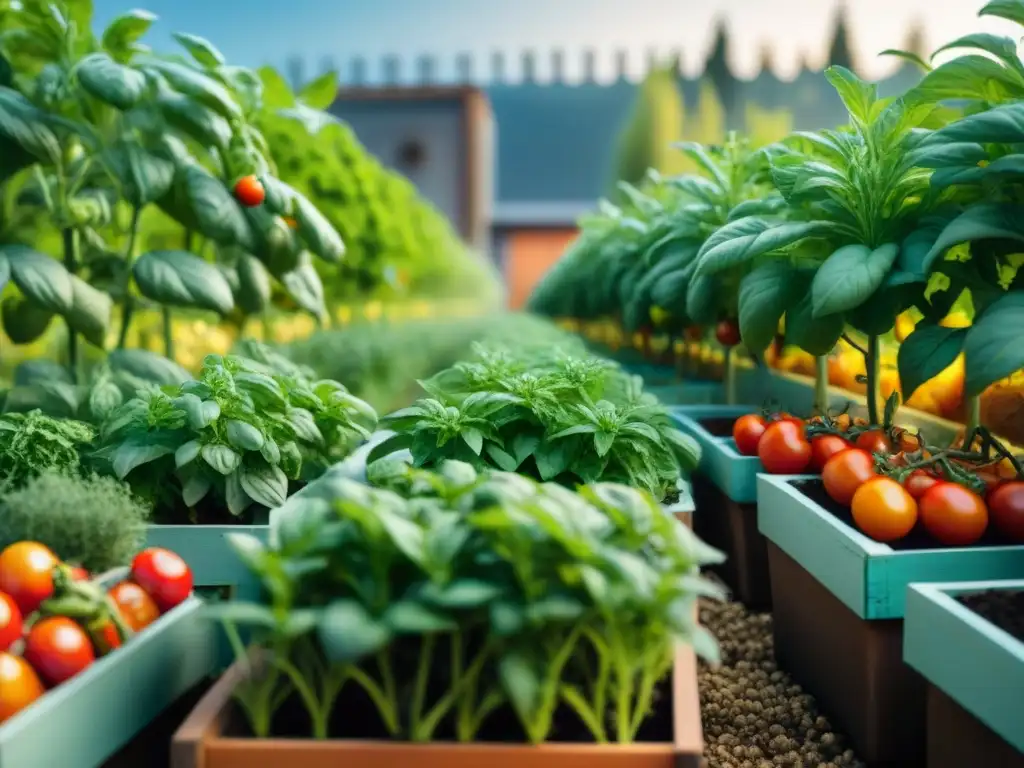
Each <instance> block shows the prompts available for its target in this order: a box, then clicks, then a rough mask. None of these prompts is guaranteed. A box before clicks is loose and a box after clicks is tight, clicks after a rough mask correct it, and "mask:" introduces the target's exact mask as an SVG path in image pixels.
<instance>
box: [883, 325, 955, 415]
mask: <svg viewBox="0 0 1024 768" xmlns="http://www.w3.org/2000/svg"><path fill="white" fill-rule="evenodd" d="M966 335H967V330H966V329H964V328H944V327H942V326H941V325H924V324H918V325H917V327H916V328H914V331H913V333H911V334H910V335H909V336H908V337H907V338H906V339H905V340H904V341H903V342H901V343H900V348H899V352H898V353H897V358H896V365H897V366H898V367H899V372H900V385H901V387H902V389H903V397H904V398H910V397H911V396H912V395H913V394H914V392H916V391H917V389H918V387H920V386H921V385H922V384H924V383H925V382H926V381H928V380H930V379H933V378H935V377H936V376H938V375H939V374H940V373H942V372H943V371H944V370H946V368H948V367H949V366H950V365H952V364H953V362H954V361H955V360H956V358H957V356H958V355H959V354H960V351H961V350H962V349H963V346H964V337H965V336H966Z"/></svg>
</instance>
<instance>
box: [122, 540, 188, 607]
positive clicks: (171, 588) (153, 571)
mask: <svg viewBox="0 0 1024 768" xmlns="http://www.w3.org/2000/svg"><path fill="white" fill-rule="evenodd" d="M131 579H132V581H134V582H135V583H136V584H138V585H139V586H140V587H142V589H144V590H145V591H146V592H147V593H148V594H149V596H150V597H152V598H153V600H154V602H155V603H156V605H157V607H159V609H160V611H161V612H166V611H169V610H171V608H173V607H174V606H176V605H178V604H180V603H183V602H184V601H185V600H186V599H187V598H188V596H189V595H190V594H192V571H191V570H190V569H189V567H188V565H187V564H186V563H185V561H184V560H182V559H181V558H180V557H179V556H178V555H176V554H175V553H174V552H171V551H170V550H168V549H162V548H160V547H150V548H149V549H144V550H143V551H142V552H139V554H137V555H136V556H135V559H134V560H132V567H131Z"/></svg>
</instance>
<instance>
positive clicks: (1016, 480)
mask: <svg viewBox="0 0 1024 768" xmlns="http://www.w3.org/2000/svg"><path fill="white" fill-rule="evenodd" d="M732 436H733V440H734V442H735V443H736V449H737V450H738V451H739V452H740V453H741V454H743V455H745V456H757V457H758V458H759V459H760V460H761V463H762V465H763V466H764V469H765V471H766V472H768V473H770V474H783V475H798V474H806V473H815V474H820V475H821V480H822V484H823V486H824V488H825V491H826V492H827V493H828V495H829V497H830V498H831V499H832V500H833V501H835V502H836V503H837V504H840V505H842V506H845V507H849V508H850V511H851V514H852V516H853V520H854V523H855V524H856V525H857V527H858V528H859V529H860V530H861V531H862V532H863V533H865V534H866V535H868V536H870V537H871V538H873V539H875V540H876V541H881V542H892V541H897V540H899V539H902V538H904V537H905V536H907V535H908V534H909V533H910V532H911V531H912V530H914V529H915V527H917V526H918V525H920V527H921V528H922V529H923V530H924V531H925V532H926V533H927V534H928V535H929V536H930V537H931V538H932V539H934V540H935V541H937V542H939V543H941V544H944V545H947V546H970V545H973V544H975V543H977V542H978V541H979V540H980V539H981V538H982V536H984V535H985V532H986V531H987V530H988V529H989V527H990V526H991V527H992V528H994V529H995V530H996V531H997V532H998V533H999V534H1001V535H1002V536H1003V537H1005V538H1007V539H1009V540H1011V541H1014V542H1022V543H1024V473H1022V471H1021V466H1020V463H1019V461H1018V460H1017V459H1016V458H1015V457H1013V456H1012V455H1011V454H1010V453H1009V451H1008V450H1007V449H1006V448H1005V447H1004V446H1002V445H1001V444H1000V443H998V441H996V440H995V439H994V438H993V437H992V436H991V435H989V434H988V433H987V432H984V430H981V431H980V434H979V435H978V436H977V438H972V439H968V440H966V449H965V448H964V447H962V446H953V447H950V448H935V447H931V446H927V445H926V444H925V442H924V440H923V438H922V437H921V435H920V434H917V433H911V432H909V431H908V430H905V429H903V428H901V427H897V426H894V425H893V424H892V423H891V411H890V410H889V409H887V416H886V419H885V423H884V424H882V425H873V424H869V423H868V422H867V421H866V420H865V419H860V418H854V417H851V416H850V415H849V414H848V413H845V412H844V413H840V414H836V415H832V414H825V415H824V416H816V417H814V418H811V419H809V420H807V421H804V420H802V419H800V418H797V417H795V416H792V415H790V414H787V413H772V412H770V411H765V412H762V413H751V414H746V415H744V416H741V417H740V418H738V419H737V420H736V421H735V423H734V424H733V431H732Z"/></svg>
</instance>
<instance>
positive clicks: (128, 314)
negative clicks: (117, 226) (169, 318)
mask: <svg viewBox="0 0 1024 768" xmlns="http://www.w3.org/2000/svg"><path fill="white" fill-rule="evenodd" d="M141 213H142V209H141V208H133V209H132V223H131V225H130V226H129V228H128V245H127V247H126V248H125V249H124V283H123V285H124V310H123V314H122V315H121V333H120V334H118V337H117V348H118V349H124V345H125V342H126V341H127V340H128V327H129V326H130V325H131V322H132V314H133V313H134V312H135V298H134V297H133V296H132V292H131V286H132V261H133V260H134V259H135V239H136V237H137V236H138V234H139V215H140V214H141Z"/></svg>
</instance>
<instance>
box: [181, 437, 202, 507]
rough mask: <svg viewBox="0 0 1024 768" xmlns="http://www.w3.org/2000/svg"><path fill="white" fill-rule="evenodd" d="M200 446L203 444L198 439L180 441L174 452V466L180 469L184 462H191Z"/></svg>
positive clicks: (197, 455) (197, 454)
mask: <svg viewBox="0 0 1024 768" xmlns="http://www.w3.org/2000/svg"><path fill="white" fill-rule="evenodd" d="M202 448H203V444H202V443H200V442H199V441H198V440H189V441H188V442H187V443H182V444H181V445H179V446H178V450H176V451H175V452H174V466H175V467H176V468H177V469H181V468H182V467H184V466H185V465H186V464H191V463H192V462H193V461H195V460H196V459H197V458H199V452H200V451H201V450H202ZM189 506H191V505H189Z"/></svg>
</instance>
